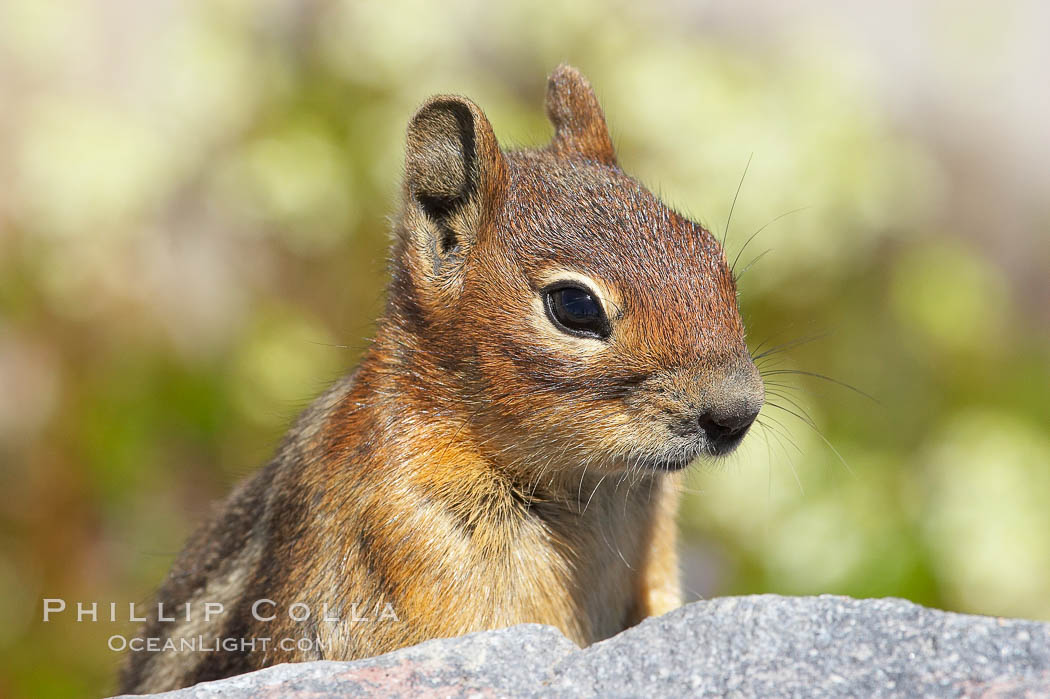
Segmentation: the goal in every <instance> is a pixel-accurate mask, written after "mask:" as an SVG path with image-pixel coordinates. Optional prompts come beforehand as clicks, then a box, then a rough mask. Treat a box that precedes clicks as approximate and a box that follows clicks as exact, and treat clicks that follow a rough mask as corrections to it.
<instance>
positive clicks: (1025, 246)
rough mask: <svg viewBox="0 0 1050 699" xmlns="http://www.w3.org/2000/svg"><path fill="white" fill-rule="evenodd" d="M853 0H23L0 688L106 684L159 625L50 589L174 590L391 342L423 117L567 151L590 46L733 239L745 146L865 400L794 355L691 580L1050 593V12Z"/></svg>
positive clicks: (652, 143) (716, 503)
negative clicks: (559, 101) (405, 199)
mask: <svg viewBox="0 0 1050 699" xmlns="http://www.w3.org/2000/svg"><path fill="white" fill-rule="evenodd" d="M854 5H861V4H860V3H837V2H834V1H833V0H808V1H805V2H796V3H779V2H775V1H774V0H747V1H744V2H736V3H708V2H700V3H687V2H684V1H678V0H662V1H661V2H653V3H626V2H620V3H601V2H598V1H597V0H581V1H580V2H574V3H557V4H550V5H528V6H524V5H521V6H515V5H510V4H499V3H489V2H483V1H473V0H454V1H446V2H441V3H435V2H424V1H422V0H418V1H415V2H412V1H408V2H401V1H398V2H377V1H376V2H364V1H362V2H320V1H313V2H311V1H305V0H300V1H298V2H295V1H292V0H288V1H283V0H280V1H279V0H266V1H259V2H249V1H248V0H241V1H237V0H197V1H179V2H175V1H172V0H167V1H164V0H155V1H151V2H139V1H138V0H109V1H107V2H88V1H86V0H65V1H63V2H60V3H59V2H39V1H38V0H3V1H2V2H0V464H2V467H0V492H2V496H0V696H16V695H25V696H90V695H99V694H103V693H106V692H108V691H111V690H112V689H113V686H114V685H113V681H114V674H115V669H116V667H117V665H118V662H119V658H118V657H117V655H116V654H115V653H113V652H111V651H109V650H108V648H107V647H106V639H107V638H108V637H109V636H110V635H111V634H114V633H126V632H128V631H130V630H131V627H130V625H129V624H128V623H127V622H126V620H125V621H124V622H123V623H122V622H120V621H118V622H109V621H100V622H98V623H94V624H93V623H87V622H85V623H80V624H77V623H73V622H72V621H70V619H69V617H70V615H69V614H67V615H65V617H64V620H60V621H53V622H51V623H49V624H43V623H42V622H41V617H42V615H41V600H42V598H44V597H61V598H65V599H67V600H69V601H70V602H71V603H72V602H75V601H78V600H82V601H86V602H91V601H98V602H100V603H103V604H105V603H108V602H110V601H115V602H119V603H120V604H121V605H126V603H127V602H128V601H132V600H137V601H145V600H147V599H149V596H150V594H151V591H152V589H153V588H154V587H155V586H156V585H157V584H158V583H159V581H160V580H161V579H162V577H163V575H164V573H165V572H166V570H167V568H168V566H169V565H170V563H171V560H172V558H173V556H174V554H175V553H176V552H177V550H178V548H179V547H180V545H181V543H182V541H183V539H184V538H185V536H186V535H187V534H188V532H189V531H190V529H191V528H192V527H193V526H194V524H195V523H197V522H199V521H200V519H201V518H202V517H203V516H204V514H205V513H206V511H207V508H208V505H209V503H210V502H212V501H213V500H215V499H216V498H219V497H221V496H222V495H223V494H224V493H226V492H227V491H228V489H229V488H230V486H231V485H232V484H233V483H234V482H235V481H237V480H238V479H240V478H242V477H243V476H245V475H246V474H248V473H250V472H251V471H252V470H253V469H254V468H256V467H257V466H259V465H260V464H261V463H263V462H264V461H265V460H266V459H267V458H268V457H269V455H270V453H271V451H272V449H273V448H274V445H275V444H276V442H277V440H278V439H279V438H280V436H281V434H282V432H283V430H284V429H285V428H286V427H287V425H288V424H289V422H290V421H291V420H292V419H293V418H294V416H295V415H296V413H297V412H298V411H299V410H301V409H302V408H303V407H304V406H305V405H306V404H307V403H308V402H309V400H310V399H311V398H312V397H313V396H315V395H316V394H318V393H319V392H320V391H322V390H323V389H324V387H325V386H326V385H327V384H328V383H329V382H330V381H332V380H333V379H334V378H335V377H337V376H339V375H340V374H341V373H343V372H344V371H346V370H347V369H349V368H350V367H352V366H353V364H354V362H355V361H356V359H357V357H358V356H359V354H360V352H361V350H362V348H363V347H364V346H365V340H366V338H367V337H368V336H369V334H370V332H371V329H372V320H373V318H374V317H375V315H376V314H377V313H378V312H379V311H380V310H381V307H382V298H383V296H382V295H383V286H384V282H385V261H384V256H385V246H386V240H387V238H386V235H387V220H388V218H387V217H388V216H389V215H390V214H391V212H392V210H393V207H394V205H395V198H396V196H397V191H398V186H399V183H398V180H399V177H400V173H401V167H402V148H403V133H404V127H405V124H406V122H407V120H408V118H409V117H410V116H411V114H412V113H413V111H414V109H415V108H416V107H417V106H418V105H419V104H420V103H421V102H422V101H423V100H424V99H425V98H426V97H427V96H428V95H430V94H433V93H436V92H457V93H461V94H466V95H469V96H471V97H472V98H474V99H475V101H477V102H478V103H479V104H480V105H482V107H483V108H484V109H485V110H486V112H487V114H488V116H489V118H490V119H491V121H492V123H493V124H494V126H495V130H496V133H497V135H498V136H499V138H500V139H501V141H502V142H503V143H504V144H505V145H508V146H516V145H536V144H542V143H544V142H546V140H547V139H548V138H549V136H550V128H549V126H548V125H547V123H546V122H545V119H544V117H543V106H542V99H543V93H544V87H545V76H546V74H547V73H548V72H549V71H550V70H551V69H552V68H553V67H554V66H555V65H557V64H558V63H559V62H562V61H569V62H572V63H574V64H576V65H578V66H579V67H581V68H582V69H583V70H584V72H585V73H586V74H587V75H588V76H589V77H590V78H591V80H592V82H593V83H594V84H595V86H596V88H597V91H598V93H599V95H600V98H601V99H602V101H603V103H604V106H605V109H606V112H607V115H608V120H609V123H610V126H611V129H612V132H613V135H614V140H615V142H616V145H617V147H618V149H619V153H620V160H621V162H622V164H623V165H624V167H625V168H626V169H628V170H629V171H631V172H633V173H635V174H636V175H638V176H639V177H640V178H641V179H643V181H645V182H647V183H648V184H650V186H652V188H653V189H654V190H656V191H658V192H659V193H661V195H662V196H663V197H664V198H665V199H666V200H667V201H668V202H669V203H671V204H673V205H674V206H676V207H677V208H679V209H680V210H683V211H685V212H687V213H689V214H691V215H693V216H694V217H697V218H699V219H700V220H702V221H703V222H704V223H705V224H707V225H708V227H709V228H711V229H712V230H715V231H718V232H719V233H721V232H722V231H723V230H724V229H725V226H726V221H727V219H728V218H729V212H730V208H731V206H732V203H733V200H734V193H735V192H736V191H737V187H738V184H740V183H741V177H742V175H743V173H744V170H745V166H747V174H746V177H744V179H743V181H742V185H741V186H740V193H739V197H738V199H737V200H736V206H735V209H734V212H733V216H732V222H731V226H730V228H729V232H728V240H727V243H726V247H727V250H728V254H729V255H730V257H731V258H732V257H735V256H736V255H737V253H738V252H739V251H740V250H741V248H742V247H743V245H744V243H745V241H747V240H748V238H749V237H751V236H752V234H754V233H756V232H757V231H759V230H760V229H761V232H760V233H758V234H757V236H755V238H754V240H752V241H751V243H750V244H749V245H748V246H747V248H746V250H745V251H744V252H743V254H742V256H741V262H740V267H747V271H746V272H745V273H744V275H743V278H742V281H741V294H742V295H741V303H742V307H743V311H744V314H745V319H746V321H747V323H748V325H749V328H750V341H751V344H752V347H754V348H757V347H759V346H762V347H763V349H764V348H768V347H775V346H778V345H782V344H784V343H787V344H788V347H786V348H784V349H785V351H783V352H778V353H775V354H773V355H770V356H769V357H768V359H767V360H765V361H766V364H765V368H766V369H767V370H768V371H770V372H778V371H791V370H798V371H803V372H813V373H819V374H822V375H825V376H827V377H830V378H832V379H835V380H837V381H840V382H844V383H847V384H850V385H852V386H854V387H856V388H857V389H859V390H860V391H862V392H864V393H866V394H870V396H872V398H873V399H874V400H871V399H868V398H865V397H863V396H862V395H860V394H859V393H857V392H854V391H852V390H850V389H847V388H844V387H842V386H841V385H839V384H837V383H833V382H831V381H827V380H824V379H821V378H818V377H815V376H809V375H807V374H794V373H772V374H770V375H769V381H770V382H771V383H775V384H778V385H775V386H772V385H771V389H772V394H771V395H773V397H774V401H775V402H776V403H778V404H779V405H780V406H781V407H780V408H779V409H778V408H774V407H772V406H769V407H767V408H766V409H765V411H764V412H763V422H764V424H765V428H764V429H760V430H758V431H756V433H755V435H754V436H752V437H750V438H749V440H748V442H747V444H745V447H744V448H743V449H742V450H741V451H740V452H739V453H738V455H736V456H734V457H733V458H731V459H730V460H728V461H727V462H726V463H724V464H720V465H714V466H709V467H701V468H697V469H695V472H694V473H693V474H692V479H691V481H690V492H689V495H688V498H687V500H686V502H685V505H684V507H683V511H682V525H683V529H684V532H685V538H684V541H683V553H684V557H685V568H686V573H687V586H688V588H689V590H690V595H691V596H693V597H697V596H711V595H725V594H740V593H752V592H779V593H787V594H818V593H844V594H850V595H857V596H883V595H893V596H900V597H906V598H909V599H912V600H915V601H917V602H921V603H923V604H927V605H933V606H936V607H941V608H945V609H951V610H959V611H966V612H976V613H982V614H998V615H1010V616H1026V617H1035V618H1041V619H1050V468H1048V467H1050V417H1048V396H1050V330H1048V327H1050V310H1048V309H1050V203H1048V202H1050V197H1048V195H1050V174H1048V172H1050V171H1048V168H1047V166H1046V163H1047V162H1050V137H1048V133H1050V131H1048V129H1047V126H1046V125H1047V123H1050V78H1048V75H1050V74H1048V72H1047V70H1046V66H1048V65H1050V43H1048V42H1047V41H1046V29H1047V27H1050V6H1048V5H1046V4H1045V3H1040V2H1038V1H1037V0H1032V1H1030V2H1023V1H1018V2H1005V3H984V2H952V3H942V2H924V3H915V2H910V1H908V0H895V1H892V2H884V3H869V4H868V5H870V6H869V7H853V6H854ZM789 6H790V9H788V7H789ZM749 161H750V165H749V166H748V165H747V164H748V162H749ZM756 258H758V259H756ZM781 384H782V385H781ZM805 416H808V417H805ZM810 422H811V424H807V423H810ZM105 609H106V608H105V607H103V610H102V611H103V612H104V611H105ZM123 614H126V612H124V613H123Z"/></svg>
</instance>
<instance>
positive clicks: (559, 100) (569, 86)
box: [547, 64, 616, 165]
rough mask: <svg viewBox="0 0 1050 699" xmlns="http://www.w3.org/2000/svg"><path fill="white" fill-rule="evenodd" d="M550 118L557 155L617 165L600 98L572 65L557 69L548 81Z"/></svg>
mask: <svg viewBox="0 0 1050 699" xmlns="http://www.w3.org/2000/svg"><path fill="white" fill-rule="evenodd" d="M547 118H549V119H550V120H551V123H552V124H554V141H553V143H551V149H552V150H553V151H554V152H555V153H557V154H558V155H571V154H574V153H575V154H577V155H582V156H584V157H586V158H590V159H591V160H597V161H598V162H600V163H604V164H606V165H615V164H616V152H615V151H614V150H613V145H612V140H611V139H610V138H609V128H608V127H607V126H606V125H605V115H603V114H602V108H601V106H600V105H599V104H598V98H597V97H595V95H594V90H593V89H592V88H591V84H590V83H589V82H587V78H585V77H583V74H582V73H580V71H578V70H576V69H575V68H573V67H572V66H569V65H565V64H562V65H560V66H558V67H557V68H556V69H555V70H554V72H553V73H551V76H550V78H549V79H548V80H547Z"/></svg>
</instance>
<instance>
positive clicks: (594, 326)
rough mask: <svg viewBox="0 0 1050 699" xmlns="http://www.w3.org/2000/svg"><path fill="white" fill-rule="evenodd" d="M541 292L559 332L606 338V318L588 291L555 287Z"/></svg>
mask: <svg viewBox="0 0 1050 699" xmlns="http://www.w3.org/2000/svg"><path fill="white" fill-rule="evenodd" d="M543 295H544V304H545V305H546V306H547V316H548V317H550V319H551V322H552V323H554V326H555V327H556V328H558V329H559V330H561V331H562V332H565V333H569V334H570V335H578V336H581V337H596V338H599V339H602V340H604V339H605V338H607V337H609V333H610V332H611V331H612V329H611V328H610V327H609V319H608V318H606V317H605V311H603V310H602V304H601V302H599V301H598V299H597V298H595V296H594V294H592V293H591V292H589V291H587V290H586V289H582V288H580V287H578V286H555V287H548V288H547V290H546V291H544V294H543Z"/></svg>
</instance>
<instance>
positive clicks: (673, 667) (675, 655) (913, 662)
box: [159, 595, 1050, 699]
mask: <svg viewBox="0 0 1050 699" xmlns="http://www.w3.org/2000/svg"><path fill="white" fill-rule="evenodd" d="M330 695H349V696H355V695H369V696H401V695H408V696H426V697H449V696H455V697H458V696H464V697H466V696H470V697H474V696H477V697H489V696H496V697H501V696H514V697H581V696H582V697H617V696H625V697H627V696H629V697H637V696H645V697H683V696H724V695H733V696H762V697H779V696H873V697H874V696H907V697H913V696H974V695H978V696H995V697H1000V696H1050V624H1045V623H1039V622H1033V621H1019V620H1009V619H997V618H991V617H978V616H965V615H961V614H951V613H947V612H941V611H936V610H933V609H926V608H924V607H920V606H918V605H915V604H912V603H910V602H906V601H903V600H897V599H877V600H855V599H851V598H847V597H832V596H822V597H777V596H774V595H763V596H756V597H727V598H722V599H715V600H711V601H706V602H697V603H694V604H690V605H687V606H685V607H682V608H681V609H678V610H675V611H673V612H671V613H669V614H667V615H665V616H662V617H659V618H654V619H648V620H646V621H644V622H642V623H641V624H639V625H638V626H636V627H634V628H632V629H628V630H627V631H625V632H623V633H622V634H620V635H619V636H616V637H614V638H611V639H609V640H607V641H603V642H601V643H597V644H595V645H593V646H591V647H589V648H587V649H585V650H578V649H577V648H576V646H574V645H573V644H572V643H571V642H569V641H568V640H566V639H565V638H564V637H563V636H562V635H561V634H560V633H559V632H558V631H557V630H555V629H554V628H552V627H549V626H540V625H536V624H525V625H522V626H516V627H513V628H509V629H502V630H499V631H488V632H484V633H475V634H470V635H467V636H463V637H461V638H452V639H439V640H434V641H429V642H427V643H423V644H421V645H418V646H414V647H412V648H405V649H403V650H399V651H396V652H393V653H388V654H387V655H382V656H379V657H376V658H369V659H367V660H360V661H357V662H330V661H323V662H310V663H299V664H292V665H278V666H276V667H272V668H267V669H265V670H260V671H259V672H254V673H251V674H248V675H241V676H239V677H233V678H230V679H226V680H220V681H217V682H207V683H203V684H199V685H197V686H195V687H191V688H189V689H184V690H180V691H177V692H169V693H167V694H163V695H159V696H164V697H169V698H172V699H189V698H190V697H193V698H197V697H215V696H217V697H228V698H230V699H234V698H240V697H258V696H262V697H297V696H310V697H317V696H330Z"/></svg>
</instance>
